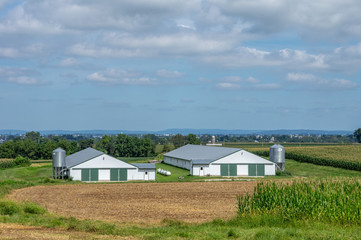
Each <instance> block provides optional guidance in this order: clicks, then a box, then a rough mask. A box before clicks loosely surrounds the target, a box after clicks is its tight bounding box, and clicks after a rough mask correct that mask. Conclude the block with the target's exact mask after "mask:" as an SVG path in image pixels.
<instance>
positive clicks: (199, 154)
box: [164, 144, 242, 164]
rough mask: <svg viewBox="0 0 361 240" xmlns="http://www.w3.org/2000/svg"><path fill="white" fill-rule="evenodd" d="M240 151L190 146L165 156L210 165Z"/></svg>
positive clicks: (237, 149) (238, 149) (236, 149)
mask: <svg viewBox="0 0 361 240" xmlns="http://www.w3.org/2000/svg"><path fill="white" fill-rule="evenodd" d="M240 150H242V149H240V148H226V147H214V146H201V145H191V144H188V145H185V146H183V147H180V148H177V149H175V150H173V151H171V152H169V153H166V154H164V156H166V157H173V158H179V159H184V160H189V161H193V163H194V164H198V163H202V164H204V163H205V164H208V163H210V162H213V161H215V160H217V159H220V158H223V157H225V156H228V155H230V154H232V153H235V152H238V151H240Z"/></svg>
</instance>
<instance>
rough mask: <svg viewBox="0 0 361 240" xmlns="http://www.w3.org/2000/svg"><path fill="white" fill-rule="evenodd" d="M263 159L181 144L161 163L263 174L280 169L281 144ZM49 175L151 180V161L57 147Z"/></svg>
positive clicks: (195, 170) (198, 170)
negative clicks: (74, 151) (69, 152)
mask: <svg viewBox="0 0 361 240" xmlns="http://www.w3.org/2000/svg"><path fill="white" fill-rule="evenodd" d="M270 154H271V155H270V160H271V161H269V160H266V159H264V158H262V157H259V156H257V155H255V154H253V153H250V152H248V151H246V150H244V149H240V148H227V147H215V146H202V145H191V144H188V145H185V146H183V147H180V148H178V149H175V150H173V151H171V152H168V153H166V154H164V163H166V164H169V165H172V166H176V167H180V168H184V169H187V170H189V171H190V175H195V176H222V177H237V176H238V177H244V176H250V177H263V176H267V175H275V174H276V170H277V169H281V170H283V169H284V148H283V147H282V146H281V145H274V146H272V147H271V148H270ZM53 177H54V178H64V177H71V178H72V179H73V180H80V181H84V182H98V181H115V182H116V181H131V180H145V181H147V180H155V179H156V167H155V164H154V163H139V164H136V163H132V164H131V163H127V162H124V161H122V160H120V159H117V158H114V157H112V156H109V155H107V154H105V153H103V152H101V151H98V150H95V149H93V148H87V149H84V150H82V151H79V152H76V153H74V154H72V155H69V156H67V157H66V154H65V151H64V150H63V149H61V148H58V149H56V150H54V152H53Z"/></svg>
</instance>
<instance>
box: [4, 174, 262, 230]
mask: <svg viewBox="0 0 361 240" xmlns="http://www.w3.org/2000/svg"><path fill="white" fill-rule="evenodd" d="M254 186H255V181H252V182H196V183H192V182H184V183H133V184H82V185H57V186H36V187H30V188H24V189H19V190H15V191H13V192H12V193H11V194H10V195H9V196H8V197H9V198H10V199H13V200H17V201H24V200H28V201H32V202H36V203H38V204H39V205H41V206H43V207H45V208H46V209H48V211H50V212H55V213H57V214H60V215H62V216H73V217H76V218H78V219H93V220H103V221H116V222H123V223H124V222H126V223H152V224H157V223H158V224H159V223H161V221H162V220H163V219H174V220H182V221H185V222H197V223H200V222H207V221H211V220H213V219H215V218H222V219H230V218H232V217H234V216H235V215H236V212H237V211H236V207H235V206H236V202H237V194H241V195H243V194H245V193H246V192H248V193H252V192H253V188H254ZM75 206H76V207H75ZM95 206H96V207H95Z"/></svg>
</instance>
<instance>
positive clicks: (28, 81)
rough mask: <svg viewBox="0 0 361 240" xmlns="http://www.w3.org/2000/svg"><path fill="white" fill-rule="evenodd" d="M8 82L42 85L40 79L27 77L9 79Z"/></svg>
mask: <svg viewBox="0 0 361 240" xmlns="http://www.w3.org/2000/svg"><path fill="white" fill-rule="evenodd" d="M7 81H8V82H11V83H16V84H21V85H37V84H39V83H40V82H39V80H38V79H36V78H33V77H26V76H19V77H9V78H7Z"/></svg>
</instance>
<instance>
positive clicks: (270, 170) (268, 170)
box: [264, 164, 276, 176]
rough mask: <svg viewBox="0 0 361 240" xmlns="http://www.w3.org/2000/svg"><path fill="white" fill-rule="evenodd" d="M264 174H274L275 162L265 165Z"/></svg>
mask: <svg viewBox="0 0 361 240" xmlns="http://www.w3.org/2000/svg"><path fill="white" fill-rule="evenodd" d="M264 175H272V176H274V175H276V164H273V165H265V167H264Z"/></svg>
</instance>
